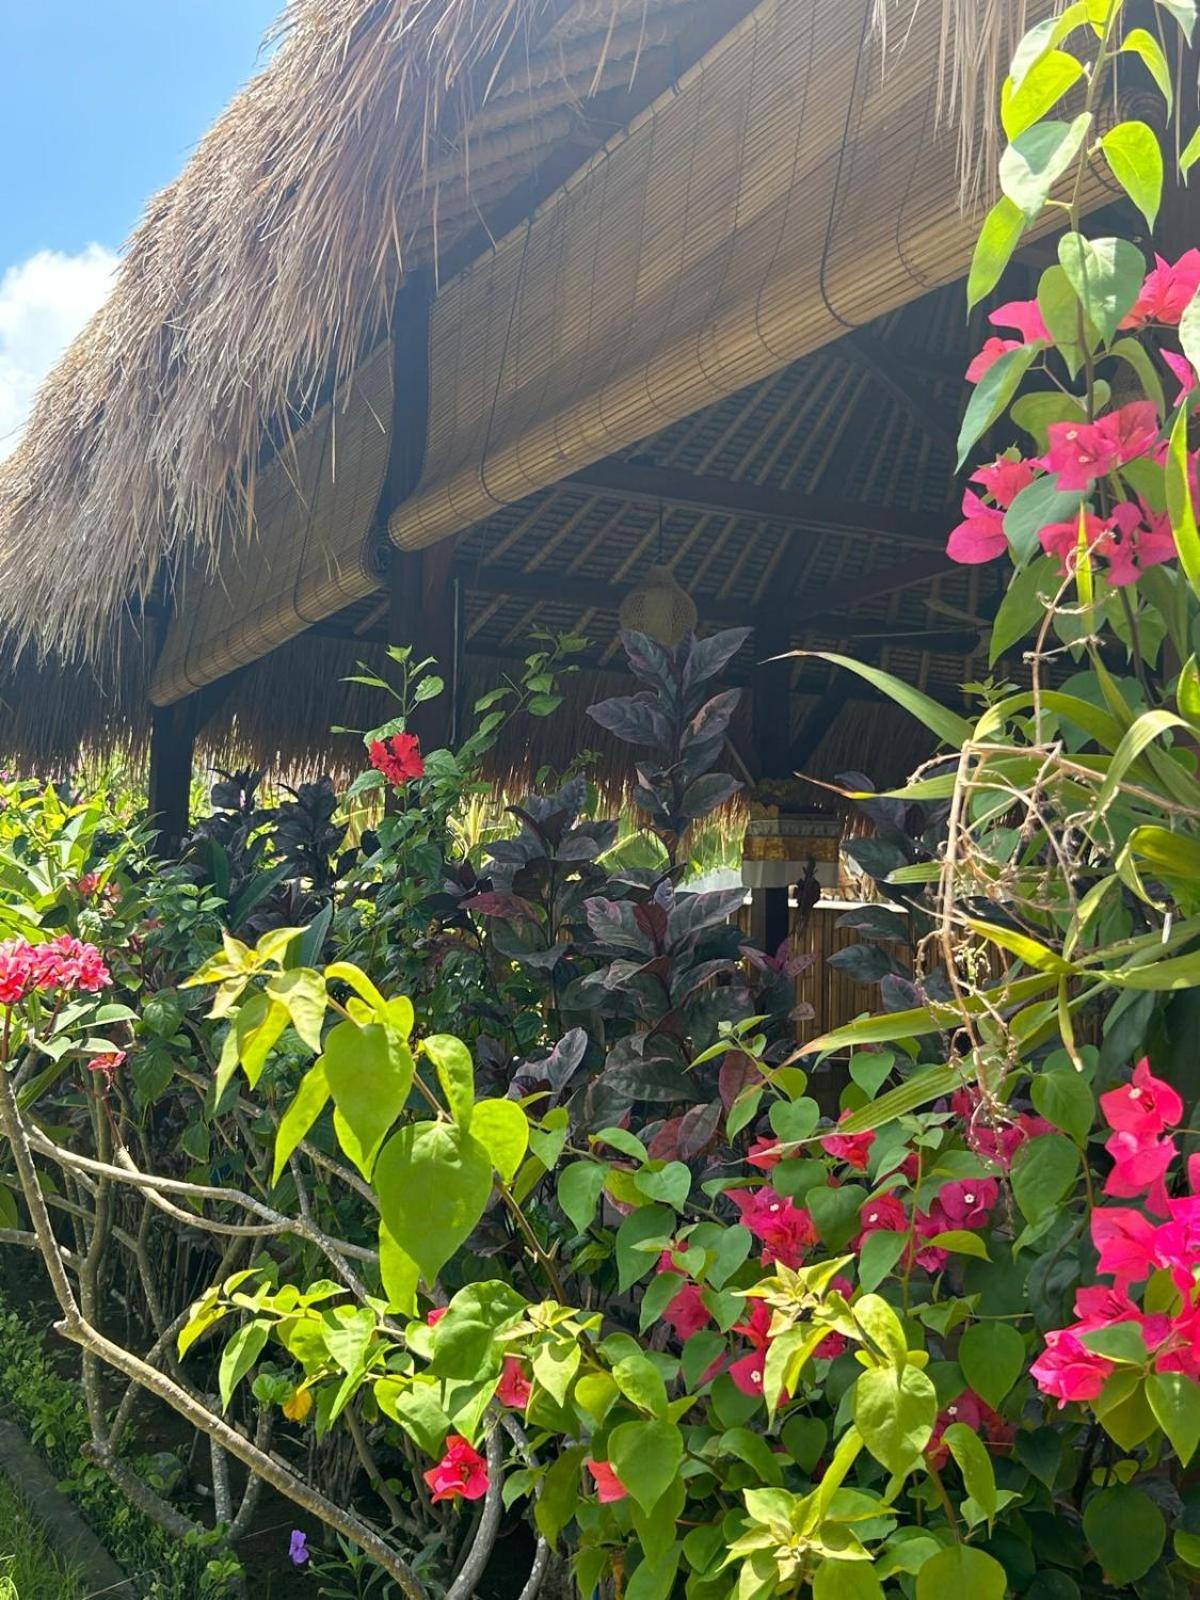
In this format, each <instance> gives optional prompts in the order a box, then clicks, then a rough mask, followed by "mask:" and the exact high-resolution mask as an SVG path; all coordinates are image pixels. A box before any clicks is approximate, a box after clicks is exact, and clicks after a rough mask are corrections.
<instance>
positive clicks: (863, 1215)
mask: <svg viewBox="0 0 1200 1600" xmlns="http://www.w3.org/2000/svg"><path fill="white" fill-rule="evenodd" d="M858 1220H859V1222H860V1223H861V1227H860V1229H859V1233H858V1237H857V1239H855V1241H854V1248H855V1249H856V1250H861V1249H862V1242H863V1240H864V1239H865V1238H867V1237H868V1235H869V1234H872V1233H904V1232H906V1231H907V1229H908V1212H907V1211H905V1209H904V1207H903V1206H902V1205H901V1204H900V1202H899V1200H897V1199H896V1196H895V1195H894V1194H880V1195H876V1197H875V1198H874V1200H864V1201H863V1203H862V1205H861V1206H860V1207H859V1212H858Z"/></svg>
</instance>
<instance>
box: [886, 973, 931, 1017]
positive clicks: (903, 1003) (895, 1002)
mask: <svg viewBox="0 0 1200 1600" xmlns="http://www.w3.org/2000/svg"><path fill="white" fill-rule="evenodd" d="M879 998H880V1000H881V1001H882V1003H883V1009H884V1010H885V1011H914V1010H915V1009H916V1008H917V1007H918V1006H921V1005H924V1004H925V1001H924V997H923V996H922V994H921V991H920V990H919V989H918V988H917V986H916V984H915V983H914V982H913V981H912V979H911V978H905V977H902V976H901V975H900V974H899V973H898V972H889V973H888V974H887V975H886V977H884V978H882V979H881V980H880V984H879Z"/></svg>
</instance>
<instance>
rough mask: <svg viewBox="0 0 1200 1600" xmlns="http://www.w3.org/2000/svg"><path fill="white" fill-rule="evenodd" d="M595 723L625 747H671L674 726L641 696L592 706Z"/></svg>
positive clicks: (591, 711) (591, 710)
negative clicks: (622, 742)
mask: <svg viewBox="0 0 1200 1600" xmlns="http://www.w3.org/2000/svg"><path fill="white" fill-rule="evenodd" d="M587 714H588V716H589V717H591V719H592V721H593V722H596V723H599V725H600V727H602V728H605V729H607V731H608V732H609V733H611V734H612V735H613V736H614V737H615V738H617V739H621V740H623V741H624V743H625V744H648V745H653V746H659V747H661V746H666V745H669V744H670V743H671V724H670V723H669V722H668V720H667V718H666V716H665V715H664V714H663V712H662V711H661V710H660V709H659V707H658V706H656V705H655V704H654V702H653V701H652V700H649V699H643V698H642V697H641V696H639V695H619V696H617V697H616V698H615V699H613V700H601V701H600V702H599V704H597V705H594V706H589V707H588V708H587Z"/></svg>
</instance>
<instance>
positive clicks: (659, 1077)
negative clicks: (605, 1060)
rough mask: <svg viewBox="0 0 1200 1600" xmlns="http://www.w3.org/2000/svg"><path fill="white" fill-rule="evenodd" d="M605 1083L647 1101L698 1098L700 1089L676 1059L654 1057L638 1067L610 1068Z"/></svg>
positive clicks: (634, 1097)
mask: <svg viewBox="0 0 1200 1600" xmlns="http://www.w3.org/2000/svg"><path fill="white" fill-rule="evenodd" d="M604 1078H605V1082H606V1083H607V1085H608V1087H609V1088H610V1089H615V1090H617V1091H618V1092H619V1093H620V1094H624V1095H628V1097H629V1098H630V1099H631V1100H646V1101H650V1102H653V1103H660V1102H661V1103H664V1104H670V1103H672V1102H674V1101H677V1100H698V1099H699V1098H700V1097H701V1096H700V1092H699V1091H698V1090H697V1088H696V1085H695V1083H694V1082H693V1081H692V1079H691V1078H689V1077H688V1075H687V1073H686V1072H682V1071H681V1070H680V1069H679V1068H678V1067H677V1066H675V1065H674V1063H673V1062H670V1061H667V1060H665V1059H663V1058H659V1057H654V1058H651V1059H650V1060H648V1061H643V1062H642V1063H641V1064H640V1065H638V1066H635V1067H618V1068H616V1069H615V1070H613V1071H606V1072H605V1074H604Z"/></svg>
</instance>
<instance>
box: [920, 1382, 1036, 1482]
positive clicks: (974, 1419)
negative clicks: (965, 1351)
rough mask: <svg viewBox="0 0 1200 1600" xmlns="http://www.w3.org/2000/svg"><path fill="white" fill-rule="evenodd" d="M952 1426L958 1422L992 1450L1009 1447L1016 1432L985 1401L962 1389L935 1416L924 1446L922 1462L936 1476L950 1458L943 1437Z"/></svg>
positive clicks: (970, 1390)
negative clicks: (981, 1439)
mask: <svg viewBox="0 0 1200 1600" xmlns="http://www.w3.org/2000/svg"><path fill="white" fill-rule="evenodd" d="M955 1422H961V1423H962V1424H963V1425H964V1427H967V1428H970V1430H971V1432H972V1433H976V1434H981V1435H982V1436H983V1437H984V1438H985V1439H986V1440H987V1442H988V1444H989V1445H990V1446H991V1447H992V1448H993V1449H995V1448H996V1447H997V1446H998V1445H1003V1444H1010V1443H1011V1442H1012V1439H1013V1437H1014V1436H1015V1434H1016V1429H1015V1428H1014V1427H1013V1426H1012V1425H1011V1424H1010V1423H1007V1422H1005V1420H1004V1418H1003V1417H1002V1416H1001V1415H1000V1413H999V1412H998V1411H996V1410H994V1409H993V1408H992V1407H991V1406H989V1405H988V1403H987V1401H986V1400H981V1399H980V1398H979V1396H978V1395H977V1394H976V1393H975V1391H974V1390H973V1389H964V1390H963V1392H962V1393H961V1394H960V1395H956V1396H955V1398H954V1399H953V1400H951V1401H950V1403H949V1404H948V1405H947V1406H945V1407H944V1408H943V1410H941V1411H940V1412H939V1413H938V1419H937V1421H936V1422H935V1423H934V1426H933V1433H932V1434H931V1435H930V1438H929V1443H928V1444H927V1445H926V1446H925V1459H926V1461H928V1462H929V1464H930V1466H931V1467H932V1468H933V1469H934V1471H935V1472H940V1471H941V1469H942V1468H943V1467H944V1466H945V1465H946V1462H947V1461H948V1460H949V1458H950V1446H949V1445H948V1444H947V1443H946V1442H945V1439H944V1438H943V1435H944V1434H945V1432H946V1429H947V1428H949V1427H950V1426H951V1425H952V1424H953V1423H955Z"/></svg>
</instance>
